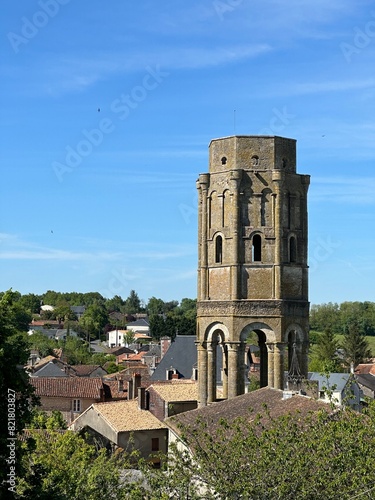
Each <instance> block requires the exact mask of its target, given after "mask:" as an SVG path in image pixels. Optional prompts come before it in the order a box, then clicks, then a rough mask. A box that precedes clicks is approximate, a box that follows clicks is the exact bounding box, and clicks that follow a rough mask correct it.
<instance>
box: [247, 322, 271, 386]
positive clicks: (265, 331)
mask: <svg viewBox="0 0 375 500" xmlns="http://www.w3.org/2000/svg"><path fill="white" fill-rule="evenodd" d="M251 332H255V333H256V334H257V337H258V346H259V358H260V360H259V361H260V362H259V366H255V368H258V369H259V375H260V387H266V386H267V385H271V386H272V383H273V380H272V381H271V380H269V366H270V363H269V353H268V347H267V346H269V345H273V344H274V343H275V342H276V335H275V332H274V331H273V329H272V328H271V327H270V326H269V325H268V324H266V323H262V322H259V321H253V322H251V323H249V324H248V325H246V326H245V327H244V328H243V329H242V331H241V334H240V340H241V342H243V343H246V340H247V338H248V336H249V334H250V333H251ZM254 365H255V363H254ZM250 369H251V366H250Z"/></svg>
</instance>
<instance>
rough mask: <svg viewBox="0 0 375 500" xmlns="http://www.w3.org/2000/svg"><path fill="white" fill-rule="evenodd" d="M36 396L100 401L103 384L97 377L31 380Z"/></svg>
mask: <svg viewBox="0 0 375 500" xmlns="http://www.w3.org/2000/svg"><path fill="white" fill-rule="evenodd" d="M30 383H31V384H32V385H33V386H34V387H35V392H36V395H37V396H47V397H56V398H86V399H98V400H100V399H101V396H102V390H103V382H102V379H101V378H99V377H92V378H89V377H43V378H31V379H30Z"/></svg>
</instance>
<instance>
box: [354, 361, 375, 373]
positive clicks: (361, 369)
mask: <svg viewBox="0 0 375 500" xmlns="http://www.w3.org/2000/svg"><path fill="white" fill-rule="evenodd" d="M355 373H357V374H358V375H364V374H366V373H371V374H373V375H375V365H374V364H373V363H361V364H359V365H358V366H357V368H356V369H355Z"/></svg>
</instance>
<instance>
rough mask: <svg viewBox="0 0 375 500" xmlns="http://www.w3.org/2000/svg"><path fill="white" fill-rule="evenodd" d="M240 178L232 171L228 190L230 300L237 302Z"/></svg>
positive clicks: (237, 171) (240, 171)
mask: <svg viewBox="0 0 375 500" xmlns="http://www.w3.org/2000/svg"><path fill="white" fill-rule="evenodd" d="M241 177H242V170H232V171H231V173H230V189H231V196H232V210H233V214H232V215H233V219H232V224H231V225H232V229H233V235H232V236H233V254H232V255H231V258H230V261H231V273H232V279H231V287H232V290H231V298H232V300H237V299H239V298H240V291H239V237H240V235H239V230H240V228H239V210H240V207H239V187H240V182H241Z"/></svg>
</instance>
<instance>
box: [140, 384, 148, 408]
mask: <svg viewBox="0 0 375 500" xmlns="http://www.w3.org/2000/svg"><path fill="white" fill-rule="evenodd" d="M138 409H139V410H148V404H147V393H146V388H145V387H138Z"/></svg>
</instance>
